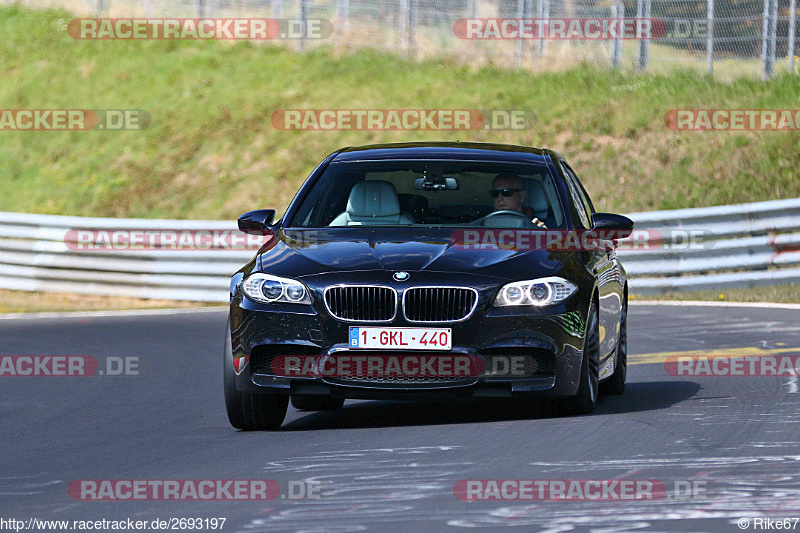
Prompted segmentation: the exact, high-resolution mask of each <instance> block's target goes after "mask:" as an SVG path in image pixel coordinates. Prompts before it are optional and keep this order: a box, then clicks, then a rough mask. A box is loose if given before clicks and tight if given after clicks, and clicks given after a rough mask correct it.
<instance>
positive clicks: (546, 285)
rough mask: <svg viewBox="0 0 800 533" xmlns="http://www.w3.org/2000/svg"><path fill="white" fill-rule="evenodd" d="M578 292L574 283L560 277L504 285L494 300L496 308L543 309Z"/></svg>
mask: <svg viewBox="0 0 800 533" xmlns="http://www.w3.org/2000/svg"><path fill="white" fill-rule="evenodd" d="M577 290H578V287H577V286H575V284H574V283H572V282H570V281H567V280H565V279H564V278H559V277H550V278H539V279H531V280H526V281H515V282H513V283H509V284H507V285H503V287H502V288H501V289H500V292H499V293H498V294H497V298H495V300H494V306H495V307H510V306H517V305H535V306H537V307H543V306H546V305H553V304H557V303H561V302H563V301H564V300H566V299H567V298H569V297H570V296H572V295H573V294H574V293H575V291H577Z"/></svg>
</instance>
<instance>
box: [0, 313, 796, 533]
mask: <svg viewBox="0 0 800 533" xmlns="http://www.w3.org/2000/svg"><path fill="white" fill-rule="evenodd" d="M225 320H226V316H225V311H224V310H221V309H216V310H200V311H197V310H193V311H191V312H186V311H183V312H165V313H155V314H154V313H138V314H137V313H132V314H128V315H125V314H117V315H106V316H104V315H95V316H92V315H90V314H84V315H77V316H70V317H58V318H47V317H43V318H34V319H32V318H25V319H13V318H11V319H0V355H90V356H94V357H95V358H97V359H98V360H102V361H105V360H106V358H109V357H111V358H115V357H117V358H118V357H133V356H135V357H138V358H139V359H138V362H139V372H140V375H139V376H120V377H109V376H107V375H104V376H99V375H96V376H92V377H85V378H74V377H21V376H17V377H0V390H2V392H1V393H0V427H2V431H1V432H0V447H2V453H0V516H1V517H3V518H9V517H13V518H16V519H20V520H26V521H27V520H29V518H38V519H45V520H65V519H67V520H70V521H72V520H98V519H103V518H105V519H108V520H120V519H127V518H132V519H134V520H153V519H155V518H159V519H169V518H190V517H202V518H205V517H219V518H223V517H224V518H226V523H225V525H224V527H223V528H222V531H224V532H234V531H241V532H259V531H364V530H381V531H408V530H415V531H419V532H422V531H432V530H445V529H451V530H456V529H457V528H470V527H478V526H483V527H486V526H488V527H492V528H498V529H499V528H515V527H516V528H519V530H524V531H551V532H562V531H596V532H601V531H603V532H611V531H632V530H646V531H740V530H741V529H740V528H739V527H738V526H737V522H738V520H739V519H741V518H748V519H749V520H750V524H749V528H748V530H753V527H754V522H753V520H754V519H755V518H757V517H769V518H772V519H783V518H792V517H798V516H800V446H798V442H800V424H798V422H800V417H799V416H798V414H797V413H798V407H799V405H798V399H800V392H799V391H800V386H799V385H798V378H797V377H791V376H784V377H774V376H772V377H731V376H702V377H696V376H690V377H675V376H671V375H669V374H668V373H667V372H666V370H665V364H664V362H665V361H666V360H667V358H668V357H670V356H671V355H675V353H684V352H688V353H690V354H695V355H702V354H708V355H728V356H730V355H737V354H748V355H770V354H783V355H787V354H789V355H790V354H792V353H795V354H800V308H798V309H793V308H789V307H786V308H783V307H774V308H755V307H727V306H726V307H722V306H714V305H705V306H677V305H650V304H637V305H631V310H630V322H629V345H630V352H631V354H632V355H631V359H632V360H631V366H630V367H629V372H628V390H627V391H626V393H625V394H624V395H623V396H619V397H602V398H601V402H600V404H599V405H598V407H597V409H596V411H595V414H593V415H591V416H585V417H574V418H569V417H568V418H556V417H549V416H545V415H544V414H542V413H539V412H538V411H537V410H536V409H535V407H534V406H532V405H527V404H523V405H511V404H508V403H507V402H501V401H485V402H480V403H473V402H462V403H436V404H422V403H396V402H373V401H370V402H366V401H361V402H356V401H348V402H347V403H346V404H345V406H344V408H343V409H342V410H341V411H338V412H323V413H307V412H298V411H296V410H294V409H292V408H291V407H290V410H289V414H288V415H287V419H286V422H284V426H283V427H282V428H281V430H280V431H278V432H273V433H270V432H262V433H245V432H237V431H236V430H234V429H232V428H231V427H230V426H229V425H228V421H227V418H226V416H225V410H224V404H223V396H222V377H221V361H220V358H221V352H222V342H223V339H222V336H223V332H224V329H225ZM82 479H140V480H151V479H270V480H276V481H277V482H278V484H279V485H280V487H281V493H282V495H283V496H284V497H285V496H286V495H287V493H288V490H289V489H288V487H289V484H290V482H298V481H302V480H306V481H308V480H311V481H313V482H319V484H317V485H314V486H316V487H317V488H318V489H320V490H321V495H320V496H319V497H318V498H314V499H302V500H292V499H288V498H281V497H279V498H277V499H275V500H271V501H261V502H259V501H248V502H232V501H210V502H209V501H205V502H197V501H168V502H165V501H110V502H109V501H80V500H74V499H72V498H71V497H70V496H69V495H68V492H67V486H68V484H69V483H70V481H73V480H82ZM463 479H563V480H573V479H574V480H588V479H592V480H600V479H604V480H606V479H636V480H643V479H647V480H660V481H661V482H663V484H664V486H665V488H666V491H667V494H666V495H665V497H663V498H660V499H657V500H625V501H585V500H584V501H576V500H570V501H472V502H468V501H462V500H460V499H458V498H457V497H456V496H455V495H454V491H453V487H454V484H455V483H456V482H457V481H458V480H463ZM687 486H690V487H694V488H695V490H694V494H691V493H690V491H684V492H680V491H678V492H680V493H678V492H676V491H677V490H678V488H685V487H687ZM794 527H795V528H796V529H798V530H800V524H797V525H796V526H794ZM70 530H71V529H70Z"/></svg>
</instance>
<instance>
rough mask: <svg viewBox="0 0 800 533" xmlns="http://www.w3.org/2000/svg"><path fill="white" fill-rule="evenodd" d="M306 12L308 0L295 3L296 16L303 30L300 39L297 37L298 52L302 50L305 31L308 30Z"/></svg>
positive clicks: (307, 10) (304, 41)
mask: <svg viewBox="0 0 800 533" xmlns="http://www.w3.org/2000/svg"><path fill="white" fill-rule="evenodd" d="M308 12H309V5H308V0H300V1H299V2H298V3H297V18H298V19H299V23H300V26H301V28H302V31H303V36H302V37H301V38H300V39H297V51H298V52H300V51H302V50H303V47H304V46H305V44H306V33H307V32H308Z"/></svg>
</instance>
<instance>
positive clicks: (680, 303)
mask: <svg viewBox="0 0 800 533" xmlns="http://www.w3.org/2000/svg"><path fill="white" fill-rule="evenodd" d="M628 303H629V304H631V305H642V306H646V305H663V306H670V307H759V308H763V309H800V304H782V303H775V302H702V301H694V300H686V301H674V302H673V301H668V300H630V301H629V302H628Z"/></svg>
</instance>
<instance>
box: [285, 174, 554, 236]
mask: <svg viewBox="0 0 800 533" xmlns="http://www.w3.org/2000/svg"><path fill="white" fill-rule="evenodd" d="M533 219H538V221H541V222H542V223H543V224H544V226H546V227H547V228H548V229H552V228H561V227H563V224H564V215H563V211H562V209H561V204H560V202H559V198H558V192H557V190H556V187H555V184H554V182H553V178H552V176H551V175H550V172H549V170H548V168H547V167H546V166H544V165H537V164H530V163H527V164H519V163H498V162H478V161H451V160H447V161H430V160H424V161H416V160H413V161H357V162H338V163H337V162H333V163H331V164H330V165H328V167H327V168H326V169H325V172H324V173H323V174H322V176H320V177H319V179H318V180H317V182H316V183H315V185H314V187H313V188H312V189H311V190H310V191H309V193H308V194H307V195H306V196H305V198H303V199H302V200H301V203H300V205H299V206H298V209H297V211H296V212H295V215H294V217H293V219H292V220H291V221H290V223H289V224H288V225H289V226H290V227H309V228H322V227H347V226H415V225H419V226H469V225H487V226H494V227H505V226H507V227H521V226H522V227H542V225H541V224H540V225H536V224H531V220H533ZM526 224H527V226H526Z"/></svg>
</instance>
